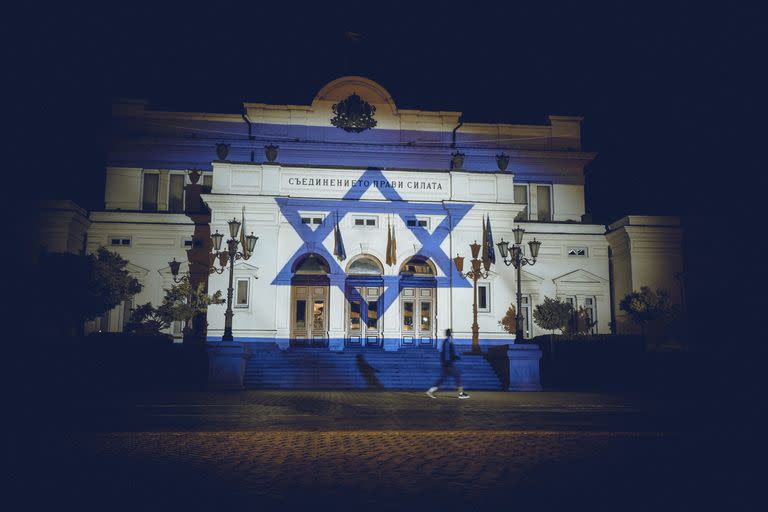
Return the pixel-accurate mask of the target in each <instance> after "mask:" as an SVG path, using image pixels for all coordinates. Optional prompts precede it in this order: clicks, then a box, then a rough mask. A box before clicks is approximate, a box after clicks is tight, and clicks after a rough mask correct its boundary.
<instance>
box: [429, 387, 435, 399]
mask: <svg viewBox="0 0 768 512" xmlns="http://www.w3.org/2000/svg"><path fill="white" fill-rule="evenodd" d="M435 391H437V388H429V389H428V390H427V396H428V397H429V398H437V397H436V396H435Z"/></svg>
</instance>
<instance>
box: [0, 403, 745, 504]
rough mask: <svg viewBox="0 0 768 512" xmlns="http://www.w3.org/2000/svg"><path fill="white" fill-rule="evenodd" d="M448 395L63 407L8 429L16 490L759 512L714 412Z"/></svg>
mask: <svg viewBox="0 0 768 512" xmlns="http://www.w3.org/2000/svg"><path fill="white" fill-rule="evenodd" d="M438 396H439V398H438V399H437V400H432V399H430V398H428V397H427V396H426V395H425V394H424V393H422V392H415V391H414V392H308V391H307V392H303V391H291V392H285V391H247V392H239V393H238V392H231V393H153V394H108V393H105V394H101V395H92V396H81V397H77V398H73V397H71V396H66V397H65V396H56V395H55V393H53V394H51V395H50V396H48V398H46V399H45V400H43V399H42V397H38V401H35V400H34V399H32V400H30V401H28V402H27V403H26V404H22V410H21V416H22V417H24V418H26V419H27V420H31V421H30V422H29V423H28V424H27V426H26V428H12V426H11V425H9V424H7V425H6V429H7V432H6V443H7V446H6V453H9V454H10V455H11V457H10V459H11V461H12V467H13V468H14V471H13V472H12V475H13V476H12V479H11V480H10V482H11V484H12V488H14V489H16V490H18V491H21V492H20V493H19V496H21V497H22V499H23V503H24V507H23V509H25V510H44V509H50V507H51V505H56V506H61V507H63V508H66V509H71V508H72V507H77V508H78V509H80V510H115V509H142V510H146V509H152V510H155V509H163V510H235V509H238V510H350V509H355V510H361V509H362V510H412V509H420V510H433V509H434V510H437V509H439V510H476V509H482V508H483V507H504V509H516V508H519V507H522V506H525V507H527V508H528V507H535V508H533V509H534V510H553V509H558V510H560V509H571V510H573V509H577V510H582V509H584V510H587V509H588V510H596V509H597V510H711V509H715V508H711V507H716V508H717V509H720V510H729V511H730V510H752V509H753V508H752V507H755V509H757V503H758V502H757V501H755V500H754V493H755V487H754V486H755V484H756V481H757V477H756V474H755V473H754V472H752V471H751V469H750V468H749V467H748V466H745V465H744V463H743V462H744V461H745V460H747V459H748V456H745V450H748V449H749V447H748V446H747V443H748V441H747V439H748V438H749V436H748V435H746V434H745V435H741V436H739V435H735V434H734V432H733V431H732V429H728V428H726V426H727V425H728V423H727V422H722V421H717V420H716V418H715V417H716V416H717V417H719V415H713V414H712V411H711V410H710V409H709V407H710V406H711V402H704V401H703V400H702V399H692V398H690V397H685V396H677V397H675V398H666V399H663V398H660V397H650V396H644V395H613V394H598V393H553V392H543V393H503V392H475V393H473V394H472V398H471V399H470V400H458V399H456V397H455V393H453V392H452V391H446V392H439V394H438ZM49 401H50V402H49ZM41 406H44V407H43V408H41ZM718 407H722V404H720V405H718ZM722 410H723V412H725V411H726V409H724V408H723V409H722ZM19 426H20V425H19ZM739 461H740V463H739ZM19 510H21V508H19Z"/></svg>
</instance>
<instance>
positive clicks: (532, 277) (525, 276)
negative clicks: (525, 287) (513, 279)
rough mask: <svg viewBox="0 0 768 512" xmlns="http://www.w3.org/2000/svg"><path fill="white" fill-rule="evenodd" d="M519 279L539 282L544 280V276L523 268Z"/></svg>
mask: <svg viewBox="0 0 768 512" xmlns="http://www.w3.org/2000/svg"><path fill="white" fill-rule="evenodd" d="M520 281H521V282H526V281H527V282H529V283H541V282H542V281H544V278H543V277H540V276H537V275H536V274H531V273H530V272H526V271H525V270H523V271H521V272H520Z"/></svg>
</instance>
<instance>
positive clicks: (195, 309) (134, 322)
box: [126, 281, 224, 336]
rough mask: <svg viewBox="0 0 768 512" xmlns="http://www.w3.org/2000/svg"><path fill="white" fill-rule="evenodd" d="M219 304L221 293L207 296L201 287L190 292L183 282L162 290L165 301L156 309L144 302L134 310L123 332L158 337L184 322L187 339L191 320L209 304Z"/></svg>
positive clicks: (206, 309)
mask: <svg viewBox="0 0 768 512" xmlns="http://www.w3.org/2000/svg"><path fill="white" fill-rule="evenodd" d="M223 302H224V300H223V299H222V298H221V290H217V291H216V293H214V294H213V295H208V294H207V293H205V288H204V285H203V283H200V284H199V285H198V286H197V287H196V288H192V286H191V285H190V284H189V283H188V282H187V281H183V282H182V283H181V284H177V285H172V286H171V287H170V288H169V289H166V290H165V297H163V302H162V304H160V306H158V307H154V306H152V304H151V303H149V302H148V303H146V304H143V305H141V306H139V307H137V308H136V309H135V310H134V311H133V313H132V314H131V319H130V321H129V322H128V324H127V325H126V331H127V332H132V333H135V334H140V335H159V334H161V331H163V330H165V329H168V328H169V327H170V326H171V324H172V323H173V322H177V321H183V322H186V325H185V327H184V331H185V335H187V336H189V334H190V333H191V329H190V327H189V326H190V323H191V322H192V318H193V317H194V316H195V315H197V314H199V313H205V312H207V311H208V306H209V305H210V304H221V303H223Z"/></svg>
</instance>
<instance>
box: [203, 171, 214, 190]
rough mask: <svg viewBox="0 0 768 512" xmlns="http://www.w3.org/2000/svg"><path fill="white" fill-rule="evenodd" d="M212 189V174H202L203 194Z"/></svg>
mask: <svg viewBox="0 0 768 512" xmlns="http://www.w3.org/2000/svg"><path fill="white" fill-rule="evenodd" d="M212 189H213V174H204V175H203V194H210V193H211V190H212Z"/></svg>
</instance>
